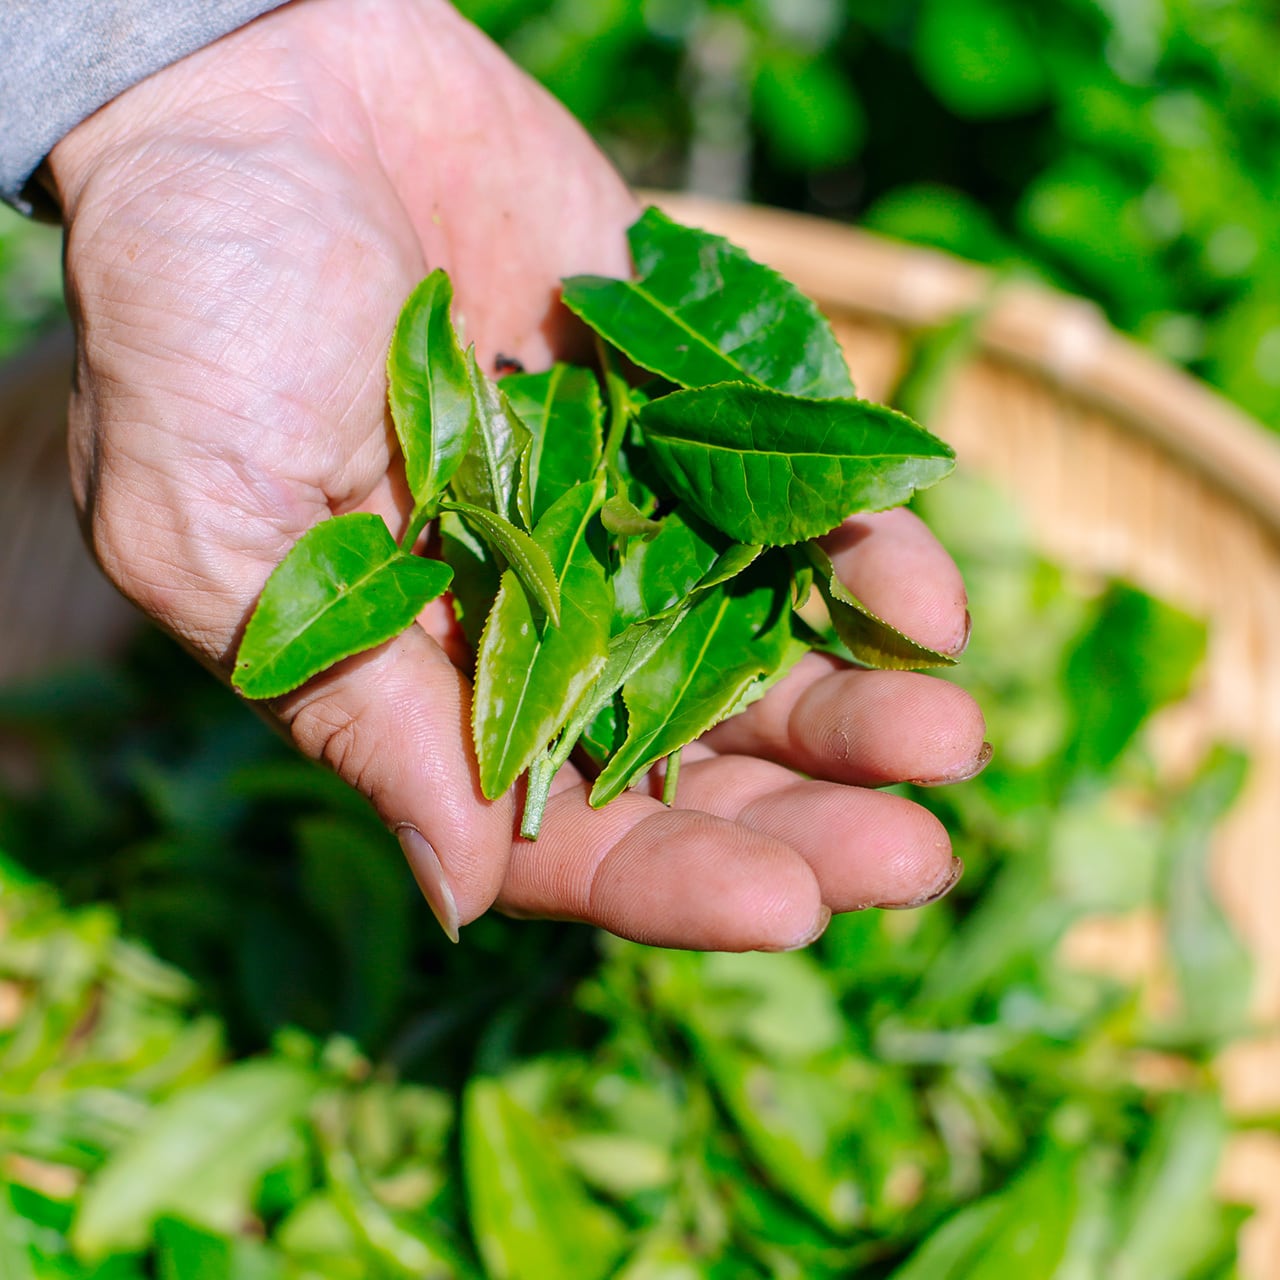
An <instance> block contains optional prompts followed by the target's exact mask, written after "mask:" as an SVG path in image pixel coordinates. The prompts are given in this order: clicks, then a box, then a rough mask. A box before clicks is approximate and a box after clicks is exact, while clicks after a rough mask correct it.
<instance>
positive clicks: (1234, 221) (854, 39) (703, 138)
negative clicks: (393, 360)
mask: <svg viewBox="0 0 1280 1280" xmlns="http://www.w3.org/2000/svg"><path fill="white" fill-rule="evenodd" d="M460 7H461V8H462V9H463V11H464V12H467V13H468V14H470V15H471V16H472V17H473V18H474V19H475V20H476V21H478V22H479V23H480V24H481V25H482V26H483V27H485V28H486V29H487V30H488V31H490V32H491V33H492V34H493V35H494V36H495V37H497V38H498V39H499V40H501V41H502V42H503V43H504V45H505V46H506V47H507V48H508V49H509V50H510V52H511V53H512V54H513V55H514V56H515V57H516V59H517V60H518V61H520V62H521V63H522V64H523V65H524V66H525V67H527V68H528V69H529V70H530V71H531V72H532V73H533V74H534V75H535V76H537V77H539V78H540V79H541V80H542V81H543V82H544V83H545V84H547V85H548V86H549V87H550V88H551V90H552V91H553V92H554V93H556V94H557V95H558V96H559V97H560V98H561V99H562V101H564V102H565V103H566V104H567V105H568V106H569V108H570V109H571V110H573V111H574V112H575V113H577V114H578V116H579V117H580V118H581V119H582V120H584V121H585V122H586V123H587V125H588V126H589V127H590V128H591V129H592V131H593V132H594V133H595V134H596V136H597V137H598V138H600V140H601V142H602V143H603V145H604V146H605V148H606V149H607V150H608V151H609V153H610V154H611V155H612V156H613V157H614V159H615V160H616V161H617V162H618V163H619V164H620V165H621V167H622V168H623V170H624V172H626V173H627V174H628V176H630V177H631V178H632V179H633V180H635V181H638V182H640V183H647V184H653V185H656V186H661V187H671V186H686V185H688V186H693V187H695V188H697V189H700V190H703V191H705V192H707V193H708V194H712V195H725V196H729V197H731V198H750V199H754V200H760V201H763V202H765V203H768V204H774V205H780V206H782V207H787V208H795V209H802V210H806V211H809V212H813V213H817V214H821V215H823V216H826V217H834V218H840V219H846V220H854V221H857V222H859V223H861V224H863V225H866V226H869V227H872V228H875V229H877V230H880V231H883V232H886V233H887V234H890V235H894V236H899V237H903V238H906V239H910V240H916V241H920V242H923V243H927V244H934V245H938V246H940V247H942V248H945V249H950V250H952V251H954V252H956V253H958V254H960V255H962V256H964V257H968V258H974V259H978V260H980V261H985V262H993V263H1002V264H1014V265H1017V266H1020V267H1022V268H1024V269H1025V270H1028V271H1030V272H1034V273H1035V274H1037V275H1040V276H1043V277H1045V278H1046V279H1048V280H1051V281H1053V282H1055V283H1057V284H1059V285H1061V286H1063V287H1065V288H1067V289H1070V290H1071V291H1073V292H1079V293H1083V294H1086V295H1087V296H1089V297H1092V298H1095V299H1096V300H1097V301H1099V302H1100V303H1101V304H1102V305H1103V306H1104V307H1105V308H1106V311H1107V313H1108V315H1109V317H1110V318H1111V320H1112V321H1113V323H1115V324H1117V325H1118V326H1119V327H1120V328H1122V329H1124V330H1127V331H1128V332H1131V333H1133V334H1135V335H1136V336H1138V337H1139V338H1141V339H1142V340H1143V341H1144V342H1147V343H1149V344H1151V345H1152V346H1153V347H1154V348H1155V349H1156V350H1158V351H1160V352H1161V353H1162V354H1164V355H1166V356H1167V357H1169V358H1171V359H1173V360H1176V361H1179V362H1180V363H1183V364H1185V365H1187V366H1188V367H1190V368H1191V369H1192V370H1193V371H1194V372H1196V373H1197V374H1199V375H1200V376H1202V377H1204V378H1206V379H1207V380H1208V381H1210V382H1213V383H1216V384H1217V385H1218V386H1220V387H1222V388H1223V389H1224V390H1225V391H1226V392H1227V393H1228V395H1230V396H1231V397H1232V398H1234V399H1235V400H1237V401H1238V402H1239V403H1240V404H1242V405H1243V406H1244V407H1245V408H1247V409H1249V410H1251V411H1252V412H1253V413H1255V414H1256V415H1258V416H1259V417H1261V418H1263V419H1264V420H1266V421H1267V422H1269V423H1272V424H1275V423H1277V422H1278V421H1280V236H1277V234H1276V215H1275V205H1276V201H1277V198H1278V197H1280V82H1278V81H1277V79H1276V76H1275V71H1274V68H1275V67H1276V66H1277V65H1280V8H1278V7H1277V5H1276V4H1275V3H1274V0H1243V2H1242V3H1231V4H1224V3H1221V0H1139V2H1138V3H1127V2H1125V0H1048V2H1047V3H1042V4H1034V5H1032V4H1025V3H1020V2H1019V0H903V2H898V0H893V2H892V3H890V2H889V0H462V3H461V6H460ZM673 87H676V91H675V92H673V91H672V90H673Z"/></svg>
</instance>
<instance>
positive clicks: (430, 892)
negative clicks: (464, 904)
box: [395, 822, 458, 942]
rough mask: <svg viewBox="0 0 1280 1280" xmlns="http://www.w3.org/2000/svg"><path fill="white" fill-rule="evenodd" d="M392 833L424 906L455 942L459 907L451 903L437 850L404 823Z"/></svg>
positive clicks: (418, 832)
mask: <svg viewBox="0 0 1280 1280" xmlns="http://www.w3.org/2000/svg"><path fill="white" fill-rule="evenodd" d="M395 833H396V838H397V839H398V840H399V841H400V848H401V849H403V850H404V856H405V861H406V862H408V864H409V870H410V871H412V872H413V878H414V879H415V880H416V881H417V882H418V888H419V889H421V890H422V896H423V897H424V898H426V900H427V906H429V907H430V908H431V914H432V915H433V916H435V918H436V920H437V922H438V923H439V925H440V927H441V928H442V929H443V930H444V936H445V937H446V938H448V939H449V941H450V942H457V941H458V904H457V903H456V902H455V901H454V898H453V890H452V889H450V888H449V882H448V881H447V880H446V879H445V878H444V867H442V866H441V865H440V859H439V857H437V856H436V851H435V850H434V849H433V848H432V847H431V845H430V843H429V842H428V841H427V838H426V836H424V835H423V834H422V832H421V831H419V830H418V828H417V827H414V826H410V825H409V823H407V822H402V823H401V824H400V825H399V826H398V827H396V828H395Z"/></svg>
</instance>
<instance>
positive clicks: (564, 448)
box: [501, 364, 604, 522]
mask: <svg viewBox="0 0 1280 1280" xmlns="http://www.w3.org/2000/svg"><path fill="white" fill-rule="evenodd" d="M501 387H502V391H503V393H504V394H505V395H506V397H507V400H508V402H509V403H510V405H511V407H512V409H513V410H514V411H515V412H516V414H518V415H519V417H520V420H521V421H522V422H523V423H524V424H525V425H526V426H527V427H528V428H529V432H530V435H531V436H532V438H533V439H532V444H531V446H530V449H529V462H528V474H529V491H530V495H531V502H530V511H531V516H532V519H533V520H534V521H535V522H536V521H538V520H541V519H542V517H543V516H544V515H545V514H546V513H547V510H548V508H549V507H550V506H551V505H552V503H554V502H555V501H556V499H557V498H559V497H561V496H562V495H563V494H565V493H567V492H568V491H569V490H570V489H572V488H573V487H574V486H575V485H578V484H582V483H583V482H584V481H587V480H590V479H591V477H592V476H593V475H594V474H595V472H596V468H597V467H598V466H599V465H600V455H601V450H602V448H603V445H604V440H603V434H602V433H603V428H604V405H603V403H602V401H601V399H600V384H599V383H598V382H597V381H596V377H595V374H593V373H592V372H591V370H590V369H582V368H577V367H574V366H571V365H567V364H557V365H553V366H552V367H551V368H550V369H549V370H547V372H546V373H517V374H512V375H510V376H509V377H506V378H503V380H502V383H501Z"/></svg>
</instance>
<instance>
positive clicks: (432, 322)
mask: <svg viewBox="0 0 1280 1280" xmlns="http://www.w3.org/2000/svg"><path fill="white" fill-rule="evenodd" d="M452 300H453V286H452V285H451V284H450V283H449V277H448V276H447V275H445V273H444V272H443V271H440V270H436V271H433V272H432V273H431V274H430V275H429V276H428V277H427V278H426V279H425V280H423V281H422V283H421V284H420V285H418V287H417V288H416V289H415V290H414V291H413V293H411V294H410V295H409V300H408V301H407V302H406V303H405V304H404V308H403V310H402V311H401V312H400V318H399V319H398V320H397V321H396V329H395V334H394V336H393V337H392V339H391V350H390V351H389V353H388V355H387V381H388V399H389V401H390V405H391V420H392V421H393V422H394V423H395V428H396V435H397V437H398V438H399V440H400V451H401V452H402V453H403V454H404V467H405V475H406V477H407V479H408V481H409V490H410V492H411V493H412V494H413V499H414V503H415V505H416V506H417V507H419V508H423V509H427V510H429V509H430V508H431V507H432V506H433V505H434V503H435V501H436V499H437V498H439V496H440V494H441V493H442V492H443V491H444V487H445V485H447V484H448V483H449V481H450V479H452V477H453V474H454V472H455V471H457V469H458V466H459V464H460V463H461V462H462V459H463V458H464V457H465V456H466V453H467V448H468V446H469V444H470V442H471V436H472V432H473V431H474V430H475V424H476V403H475V395H474V394H473V391H472V385H471V371H470V367H469V364H468V360H467V357H466V355H465V354H464V353H463V351H462V348H461V347H460V346H459V345H458V338H457V335H456V334H455V333H454V329H453V323H452V321H451V320H450V318H449V306H450V303H451V302H452Z"/></svg>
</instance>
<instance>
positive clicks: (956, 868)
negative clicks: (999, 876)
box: [875, 854, 964, 911]
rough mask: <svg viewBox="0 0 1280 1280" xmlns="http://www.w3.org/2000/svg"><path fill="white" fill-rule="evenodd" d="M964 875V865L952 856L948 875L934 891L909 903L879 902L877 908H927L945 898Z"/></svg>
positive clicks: (899, 909)
mask: <svg viewBox="0 0 1280 1280" xmlns="http://www.w3.org/2000/svg"><path fill="white" fill-rule="evenodd" d="M963 874H964V863H963V862H961V861H960V859H959V858H957V857H956V856H955V854H952V855H951V866H950V867H949V868H948V870H947V874H946V875H945V876H943V877H942V879H941V880H940V881H939V882H938V883H937V884H936V885H935V886H934V887H933V888H932V889H929V890H928V891H927V892H925V893H922V894H921V895H920V896H919V897H918V898H912V899H911V900H910V901H909V902H877V903H875V906H877V907H879V908H880V910H881V911H912V910H914V909H915V908H916V907H927V906H928V905H929V903H931V902H937V901H938V899H939V898H945V897H946V896H947V894H949V893H950V892H951V890H952V889H954V888H955V887H956V884H957V882H958V881H959V879H960V877H961V876H962V875H963Z"/></svg>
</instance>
